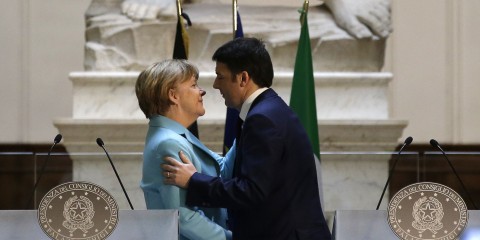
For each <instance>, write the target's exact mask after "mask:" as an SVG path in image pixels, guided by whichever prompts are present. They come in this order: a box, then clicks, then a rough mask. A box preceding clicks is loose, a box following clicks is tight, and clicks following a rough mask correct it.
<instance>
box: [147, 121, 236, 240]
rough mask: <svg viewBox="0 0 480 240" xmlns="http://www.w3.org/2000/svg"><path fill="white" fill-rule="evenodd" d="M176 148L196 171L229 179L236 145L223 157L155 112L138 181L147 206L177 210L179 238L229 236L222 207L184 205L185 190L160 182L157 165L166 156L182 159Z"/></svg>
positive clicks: (161, 176) (199, 239) (210, 239)
mask: <svg viewBox="0 0 480 240" xmlns="http://www.w3.org/2000/svg"><path fill="white" fill-rule="evenodd" d="M233 146H235V144H234V145H233ZM179 151H183V152H184V153H185V155H186V156H187V157H188V158H189V159H190V160H191V161H192V163H193V165H195V168H196V169H197V171H198V172H200V173H204V174H208V175H211V176H220V175H222V177H223V178H227V179H228V178H231V174H232V169H233V162H234V160H235V147H233V148H232V149H231V151H229V153H227V155H226V156H225V158H223V157H221V156H220V155H218V154H216V153H214V152H213V151H211V150H210V149H208V148H207V147H205V145H203V144H202V143H201V142H200V141H199V140H198V139H197V138H196V137H195V136H194V135H193V134H191V133H190V131H188V130H187V129H186V128H185V127H183V126H182V125H180V124H179V123H178V122H176V121H174V120H172V119H170V118H167V117H164V116H161V115H154V116H152V117H151V118H150V122H149V128H148V133H147V137H146V141H145V149H144V152H143V174H142V180H141V183H140V187H141V188H142V189H143V193H144V196H145V202H146V205H147V209H178V210H179V212H180V220H179V225H180V239H192V240H197V239H198V240H201V239H206V240H207V239H208V240H217V239H219V240H220V239H231V232H230V231H227V230H226V218H227V214H226V211H225V209H223V208H206V207H191V206H186V205H185V197H186V190H184V189H180V188H178V187H176V186H171V185H166V184H164V183H163V180H164V177H163V175H162V170H161V168H160V165H161V164H162V163H164V160H163V159H164V157H165V156H171V157H173V158H175V159H177V161H181V160H180V159H179V157H178V153H179Z"/></svg>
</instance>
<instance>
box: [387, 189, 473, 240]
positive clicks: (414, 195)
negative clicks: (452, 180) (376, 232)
mask: <svg viewBox="0 0 480 240" xmlns="http://www.w3.org/2000/svg"><path fill="white" fill-rule="evenodd" d="M467 221H468V211H467V206H466V204H465V202H464V201H463V199H462V198H461V197H460V195H458V194H457V193H456V192H455V191H453V190H452V189H451V188H449V187H446V186H444V185H442V184H438V183H432V182H421V183H415V184H412V185H409V186H406V187H404V188H403V189H401V190H400V191H398V192H397V193H396V194H395V195H394V196H393V198H392V199H391V200H390V203H389V205H388V224H389V225H390V228H391V229H392V231H393V232H394V233H395V234H396V235H397V236H398V237H399V238H400V239H404V240H407V239H409V240H410V239H419V240H420V239H439V240H440V239H458V237H459V236H460V234H461V233H462V231H463V230H464V229H465V227H466V225H467Z"/></svg>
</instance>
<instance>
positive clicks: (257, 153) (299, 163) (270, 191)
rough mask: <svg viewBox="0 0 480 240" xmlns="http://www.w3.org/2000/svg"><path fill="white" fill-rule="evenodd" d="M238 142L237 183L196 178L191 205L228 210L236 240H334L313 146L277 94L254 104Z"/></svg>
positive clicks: (261, 97) (190, 193) (190, 189)
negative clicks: (328, 222)
mask: <svg viewBox="0 0 480 240" xmlns="http://www.w3.org/2000/svg"><path fill="white" fill-rule="evenodd" d="M237 141H239V143H238V145H237V157H236V159H235V161H236V162H235V167H234V173H233V178H232V179H229V180H227V179H221V178H218V177H211V176H207V175H202V174H200V173H195V174H194V175H193V176H192V178H191V179H190V182H189V186H188V191H187V198H186V203H187V205H193V206H195V205H196V206H205V207H226V208H227V209H228V210H229V221H230V222H231V227H232V229H231V230H232V232H233V239H238V240H240V239H242V240H243V239H245V240H247V239H248V240H254V239H262V240H267V239H274V240H281V239H322V240H323V239H325V240H329V239H331V234H330V231H329V229H328V226H327V223H326V221H325V218H324V216H323V212H322V207H321V205H320V199H319V193H318V185H317V177H316V171H315V162H314V161H315V160H314V157H313V151H312V147H311V145H310V142H309V140H308V137H307V134H306V132H305V130H304V128H303V127H302V125H301V123H300V121H299V119H298V117H297V115H296V114H295V113H294V112H293V111H292V110H291V109H290V108H289V107H288V106H287V104H286V103H285V102H284V101H283V100H282V99H281V98H280V97H279V96H278V95H277V93H275V91H273V90H272V89H268V90H266V91H264V92H263V93H262V94H260V95H259V96H258V97H257V98H256V99H255V101H254V102H253V103H252V106H251V108H250V111H249V112H248V115H247V117H246V119H245V123H244V125H243V130H242V134H241V136H240V137H239V139H238V140H237Z"/></svg>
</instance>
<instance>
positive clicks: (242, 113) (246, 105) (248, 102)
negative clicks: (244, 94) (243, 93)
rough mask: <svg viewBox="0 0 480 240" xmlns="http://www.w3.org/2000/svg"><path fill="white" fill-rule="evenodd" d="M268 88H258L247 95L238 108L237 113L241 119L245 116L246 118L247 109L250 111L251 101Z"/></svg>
mask: <svg viewBox="0 0 480 240" xmlns="http://www.w3.org/2000/svg"><path fill="white" fill-rule="evenodd" d="M267 89H268V88H266V87H264V88H259V89H257V90H256V91H255V92H253V93H252V94H251V95H250V96H248V98H247V100H245V102H244V103H243V104H242V108H241V110H240V114H239V115H238V116H239V117H240V118H241V119H242V120H243V121H245V118H247V114H248V111H250V107H251V106H252V103H253V101H255V99H256V98H257V97H258V96H259V95H260V94H262V93H263V92H265V91H266V90H267Z"/></svg>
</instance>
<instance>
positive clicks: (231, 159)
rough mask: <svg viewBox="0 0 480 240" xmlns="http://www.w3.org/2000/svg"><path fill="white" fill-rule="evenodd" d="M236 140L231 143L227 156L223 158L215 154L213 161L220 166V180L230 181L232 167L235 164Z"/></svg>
mask: <svg viewBox="0 0 480 240" xmlns="http://www.w3.org/2000/svg"><path fill="white" fill-rule="evenodd" d="M235 142H236V140H234V141H233V145H232V147H231V148H230V150H228V152H227V154H225V156H224V157H222V156H220V155H218V154H216V153H213V154H215V155H216V156H215V155H214V156H215V160H216V161H217V162H218V165H219V166H220V176H221V177H222V179H231V178H232V175H233V165H234V164H235V157H236V148H237V147H236V146H235Z"/></svg>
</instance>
